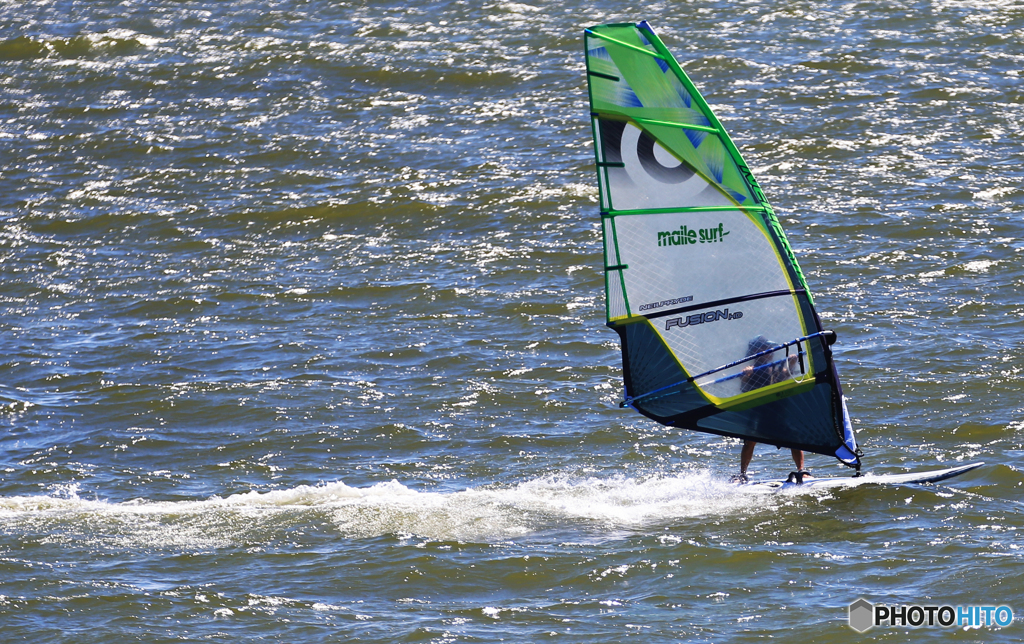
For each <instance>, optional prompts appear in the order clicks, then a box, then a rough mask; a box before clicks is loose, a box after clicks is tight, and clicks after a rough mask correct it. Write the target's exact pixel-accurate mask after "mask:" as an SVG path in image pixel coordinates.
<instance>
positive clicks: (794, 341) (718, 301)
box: [584, 21, 860, 469]
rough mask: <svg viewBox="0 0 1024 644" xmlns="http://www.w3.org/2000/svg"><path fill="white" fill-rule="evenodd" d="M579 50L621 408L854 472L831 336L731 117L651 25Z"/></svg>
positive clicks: (587, 38)
mask: <svg viewBox="0 0 1024 644" xmlns="http://www.w3.org/2000/svg"><path fill="white" fill-rule="evenodd" d="M584 43H585V48H586V61H587V79H588V83H589V88H590V114H591V120H592V123H593V132H594V143H595V145H594V148H595V152H596V156H597V175H598V184H599V187H600V196H601V205H600V207H601V220H602V223H603V228H604V260H605V287H606V288H605V290H606V295H607V298H606V306H607V320H608V325H609V326H610V327H612V328H613V329H615V331H617V332H618V334H619V337H620V339H621V342H622V362H623V376H624V380H625V387H626V398H625V400H624V401H623V403H622V405H623V406H630V407H633V408H635V409H636V410H637V411H639V412H640V413H642V414H644V415H645V416H647V417H649V418H652V419H654V420H656V421H658V422H660V423H663V424H665V425H671V426H674V427H680V428H684V429H691V430H696V431H700V432H709V433H712V434H720V435H725V436H734V437H737V438H744V439H752V440H755V441H758V442H761V443H768V444H772V445H776V446H779V447H793V448H798V449H803V450H807V451H810V452H816V453H820V454H828V455H834V456H835V457H836V458H838V459H839V460H840V461H842V462H843V463H845V464H847V465H849V466H851V467H856V468H858V469H859V468H860V451H859V450H858V448H857V442H856V439H855V437H854V433H853V427H852V425H851V423H850V420H849V415H848V413H847V411H846V404H845V402H844V399H843V392H842V388H841V386H840V384H839V377H838V374H837V373H836V369H835V365H834V364H833V362H832V352H831V349H830V345H831V344H832V342H834V340H835V334H834V333H832V332H831V331H826V330H824V329H823V328H822V325H821V321H820V319H819V317H818V314H817V312H816V311H815V309H814V301H813V299H812V297H811V293H810V291H809V290H808V288H807V284H806V281H805V280H804V276H803V274H802V273H801V272H800V267H799V265H798V264H797V261H796V258H795V257H794V256H793V252H792V250H791V249H790V246H789V243H788V241H787V240H786V235H785V233H784V232H783V230H782V227H781V226H780V225H779V221H778V219H777V218H776V216H775V213H774V211H773V210H772V208H771V206H770V205H769V204H768V200H767V199H766V198H765V196H764V193H763V192H762V191H761V188H760V187H759V186H758V185H757V182H756V181H755V180H754V177H753V175H752V174H751V173H750V170H749V169H748V168H747V165H746V164H745V163H744V162H743V159H742V157H741V156H740V153H739V151H738V150H737V149H736V146H735V145H734V144H733V142H732V140H731V139H730V138H729V135H728V134H726V132H725V129H724V128H723V127H722V124H721V123H720V122H719V120H718V118H716V117H715V115H714V113H713V112H712V111H711V108H710V107H708V104H707V102H706V101H705V100H704V98H703V97H702V96H701V95H700V93H699V92H698V91H697V89H696V87H694V85H693V83H692V82H691V81H690V79H689V78H688V77H687V76H686V74H685V73H684V72H683V70H682V68H681V67H680V66H679V64H678V63H677V62H676V60H675V58H673V57H672V54H671V53H669V51H668V49H667V48H666V47H665V45H664V43H663V42H662V41H661V39H659V38H658V36H657V35H656V34H655V33H654V31H653V30H652V29H651V27H650V25H648V24H647V22H646V21H645V22H641V23H639V24H631V23H629V24H610V25H601V26H596V27H591V28H590V29H587V30H585V32H584Z"/></svg>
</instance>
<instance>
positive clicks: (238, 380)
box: [0, 0, 1024, 642]
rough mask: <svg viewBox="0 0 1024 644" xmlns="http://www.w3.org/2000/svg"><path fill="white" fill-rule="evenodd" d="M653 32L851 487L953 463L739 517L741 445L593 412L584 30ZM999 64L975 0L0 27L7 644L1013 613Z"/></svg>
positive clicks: (608, 364)
mask: <svg viewBox="0 0 1024 644" xmlns="http://www.w3.org/2000/svg"><path fill="white" fill-rule="evenodd" d="M644 18H646V19H648V20H650V21H651V23H652V24H653V25H654V27H655V28H656V29H657V30H658V31H659V33H660V34H661V36H662V38H663V39H664V40H665V41H666V43H667V44H668V45H669V47H670V48H671V49H672V50H673V51H674V52H676V54H677V57H678V58H679V59H680V60H681V62H682V63H683V66H684V68H685V69H686V70H687V71H688V72H689V73H690V75H691V77H692V78H693V79H694V80H695V82H696V83H697V85H698V86H699V87H701V89H702V90H703V91H704V93H705V95H706V96H707V98H708V100H709V102H710V103H711V104H712V105H713V106H714V107H715V109H716V111H717V112H718V114H719V116H720V117H721V118H722V120H723V121H724V122H725V124H726V127H727V128H729V129H730V131H731V132H732V134H733V136H734V138H735V139H736V141H737V144H738V145H739V147H740V149H741V150H742V151H743V152H744V154H745V156H746V158H747V160H748V162H749V163H750V165H751V166H752V167H753V168H754V170H755V173H756V174H757V176H758V177H759V179H760V183H761V184H762V186H763V187H764V189H765V192H766V193H768V195H769V197H770V198H771V199H772V201H773V203H774V205H775V206H776V208H777V210H778V211H779V213H780V216H781V218H782V221H783V224H784V225H785V226H786V229H787V231H788V234H789V237H790V240H791V242H792V243H793V245H794V247H795V250H796V253H797V255H798V258H799V260H800V262H801V264H802V266H803V268H804V271H805V273H806V274H807V275H808V281H809V283H810V285H811V288H812V289H813V290H814V292H815V295H816V300H817V303H818V306H819V309H820V310H821V311H822V312H823V317H824V318H825V319H826V321H827V323H829V324H830V325H832V326H833V328H835V329H836V330H837V332H838V333H839V337H840V343H839V345H837V346H838V348H839V354H838V359H839V364H840V370H841V374H842V375H843V376H844V380H845V386H846V389H847V393H848V395H849V396H850V405H851V411H852V413H853V415H854V417H855V419H856V421H857V424H858V427H859V430H860V431H859V437H860V440H861V442H862V444H863V446H864V448H865V451H866V453H867V456H866V459H865V460H866V463H867V465H868V467H869V468H870V469H871V470H872V471H875V472H897V471H904V470H908V469H924V468H933V467H936V466H947V465H949V464H955V463H959V462H969V461H975V460H985V461H987V462H989V463H990V465H989V466H987V467H986V468H983V469H982V470H979V471H978V472H976V473H972V474H969V475H967V476H965V477H964V478H963V479H959V480H957V481H955V482H953V483H952V484H950V485H948V486H945V485H938V486H924V487H913V488H911V487H906V488H887V489H871V488H859V489H855V490H845V491H843V490H838V491H833V492H831V493H827V494H819V495H803V496H788V497H754V496H743V495H739V494H736V493H735V491H734V490H733V489H732V488H730V487H729V486H728V485H727V484H726V483H725V480H726V477H727V476H728V474H730V473H732V471H734V470H735V468H736V462H737V459H738V446H737V444H736V443H735V442H733V441H729V440H725V439H720V438H716V437H709V436H702V435H696V434H686V433H683V434H681V433H679V432H676V431H667V430H666V429H664V428H661V427H659V426H656V425H654V424H652V423H651V422H649V421H647V420H645V419H643V418H641V417H639V416H637V415H635V414H632V413H631V412H630V411H629V410H625V411H623V410H620V409H618V408H617V406H616V404H615V403H616V402H617V401H618V400H619V396H620V393H621V380H620V374H619V369H620V367H619V357H618V353H617V342H616V337H615V334H614V333H613V332H611V331H609V330H608V329H606V328H604V327H603V295H602V293H601V289H602V276H601V268H602V265H601V250H600V239H599V234H600V231H599V227H598V221H599V219H598V217H597V205H596V198H597V192H596V189H595V187H594V171H593V152H592V148H591V145H590V141H589V138H590V126H589V120H588V118H587V104H586V92H585V78H584V75H583V61H582V44H581V32H582V29H583V28H584V27H586V26H589V25H592V24H598V23H604V22H624V21H636V20H639V19H644ZM1022 43H1024V5H1021V4H1020V3H1019V2H998V1H985V2H981V1H973V2H972V1H963V2H955V1H948V2H941V1H933V2H912V3H909V4H908V3H895V2H893V3H884V2H883V3H866V2H847V3H840V2H800V1H798V2H787V3H781V2H780V3H756V2H745V3H737V4H734V3H726V2H710V1H695V2H688V3H685V4H684V3H653V4H647V5H644V6H642V7H641V6H638V5H630V4H626V3H610V4H609V3H606V4H598V3H589V2H578V1H573V0H569V1H567V2H557V3H556V2H547V1H540V2H531V3H525V2H524V3H505V2H486V3H469V2H439V1H438V2H429V1H428V2H425V3H418V4H415V5H414V6H407V3H385V4H380V3H359V2H334V3H328V2H321V1H319V0H311V1H308V2H300V1H297V0H290V1H284V0H282V1H280V2H205V3H204V2H171V1H163V2H161V1H157V0H153V1H147V2H139V3H131V4H125V3H114V2H89V3H82V2H62V1H54V2H40V3H14V2H8V3H4V4H3V5H2V6H0V65H2V68H3V74H2V77H0V221H2V232H0V423H2V427H3V431H2V437H0V448H2V449H0V473H2V478H0V625H2V627H3V633H4V639H5V640H6V641H47V642H128V641H146V642H173V641H200V640H202V641H223V642H234V641H281V642H326V641H331V642H348V641H374V642H413V641H416V642H495V641H508V642H533V641H542V640H543V641H564V642H620V641H625V640H632V641H638V642H675V641H695V642H720V641H730V642H753V641H762V640H764V639H766V638H771V637H775V638H783V637H785V638H795V639H796V640H797V641H828V642H844V641H850V642H853V641H862V640H869V639H878V640H889V641H896V640H899V641H903V640H904V639H906V638H907V637H908V635H907V633H906V632H905V631H904V629H899V628H882V629H874V630H872V631H869V632H868V633H866V634H864V635H859V634H857V633H855V632H854V631H852V630H851V629H850V628H849V627H848V626H847V625H846V609H847V606H848V604H849V603H850V602H852V601H853V600H855V599H856V598H858V597H864V598H866V599H869V600H870V601H873V602H881V603H891V604H895V603H920V604H926V603H932V604H943V603H945V604H952V605H961V604H992V605H999V604H1006V605H1009V606H1011V607H1012V608H1013V609H1014V610H1015V612H1016V613H1017V617H1018V618H1020V617H1021V616H1024V603H1022V602H1021V601H1020V599H1019V598H1020V597H1021V596H1022V595H1024V582H1022V580H1021V574H1020V573H1021V570H1022V546H1024V540H1022V537H1021V534H1020V533H1021V530H1024V508H1022V506H1021V504H1020V500H1019V496H1020V490H1021V489H1022V486H1024V476H1022V468H1024V444H1022V443H1024V406H1022V403H1021V396H1020V391H1021V386H1022V381H1024V357H1022V344H1024V343H1022V339H1024V335H1022V333H1021V324H1022V320H1021V318H1022V316H1024V304H1022V302H1024V298H1022V289H1024V270H1022V259H1024V257H1022V253H1024V239H1022V238H1024V223H1022V220H1021V210H1022V206H1024V189H1022V187H1021V179H1022V177H1024V172H1022V170H1021V159H1022V158H1024V157H1022V153H1024V150H1022V144H1021V140H1022V135H1024V132H1022V119H1024V106H1022V103H1024V92H1022V87H1024V85H1022V81H1021V77H1020V74H1021V71H1020V70H1021V68H1022V65H1024V44H1022ZM833 463H834V461H832V460H831V459H826V458H825V457H817V456H812V457H810V465H811V466H812V467H814V468H815V469H816V470H817V471H818V472H819V473H822V474H843V473H844V472H842V471H840V469H839V468H838V467H837V466H836V465H834V464H833ZM755 467H756V468H759V470H760V473H761V474H763V475H768V474H772V475H778V474H783V473H785V472H787V471H788V470H789V469H790V467H791V465H790V463H789V462H788V458H787V455H786V454H785V453H784V452H775V450H772V449H770V448H764V447H762V448H761V451H760V452H759V454H758V456H757V457H756V460H755ZM1020 629H1021V626H1020V625H1019V622H1015V623H1014V624H1013V625H1011V626H1010V627H1007V628H1005V629H1002V630H996V629H989V628H983V629H978V630H970V631H964V630H958V631H955V630H942V629H938V628H932V629H928V628H923V629H918V630H917V631H916V632H914V633H913V634H912V635H913V637H914V638H915V639H925V638H928V639H932V640H937V639H943V640H946V639H950V640H956V641H986V642H988V641H1006V642H1009V641H1019V640H1020V639H1021V634H1020V633H1021V631H1020Z"/></svg>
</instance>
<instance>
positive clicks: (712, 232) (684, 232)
mask: <svg viewBox="0 0 1024 644" xmlns="http://www.w3.org/2000/svg"><path fill="white" fill-rule="evenodd" d="M728 234H729V231H728V230H726V229H725V224H722V223H719V224H718V226H716V227H714V228H695V229H692V230H691V229H690V228H689V227H688V226H680V227H679V228H678V229H676V230H667V231H665V232H659V233H658V246H688V245H690V244H713V243H716V242H721V241H725V236H726V235H728Z"/></svg>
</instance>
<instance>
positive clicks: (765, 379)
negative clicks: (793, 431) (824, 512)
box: [732, 335, 812, 483]
mask: <svg viewBox="0 0 1024 644" xmlns="http://www.w3.org/2000/svg"><path fill="white" fill-rule="evenodd" d="M775 346H776V345H775V343H773V342H770V341H769V340H768V339H766V338H765V337H764V336H763V335H759V336H757V337H756V338H754V339H753V340H751V341H750V343H749V344H748V345H747V355H748V356H752V355H756V354H759V353H760V354H762V355H758V356H757V357H756V358H754V364H752V365H749V366H747V367H745V368H744V369H743V374H742V375H741V376H740V390H741V391H753V390H755V389H759V388H761V387H765V386H767V385H770V384H773V383H776V382H782V381H783V380H785V379H787V378H789V375H790V370H791V369H793V368H794V367H795V366H796V362H797V356H795V355H791V356H789V357H788V358H784V359H782V360H779V361H775V360H773V359H772V358H773V356H774V355H775V353H774V352H772V351H769V349H771V348H773V347H775ZM753 422H754V425H755V428H756V426H758V425H761V424H762V423H769V422H771V419H770V418H768V417H767V416H766V415H765V413H764V412H763V411H762V412H761V413H756V414H754V416H753ZM756 445H757V441H752V440H749V439H747V440H744V441H743V449H742V450H741V451H740V473H739V474H738V475H736V476H734V477H732V480H733V481H734V482H737V483H746V482H747V466H749V465H750V460H751V459H752V458H753V457H754V447H755V446H756ZM792 453H793V463H794V464H795V465H796V472H793V473H792V474H790V475H789V480H790V481H795V482H797V483H802V482H803V480H804V479H807V478H812V477H811V473H810V472H809V471H807V470H805V469H804V453H803V450H799V449H796V448H793V449H792Z"/></svg>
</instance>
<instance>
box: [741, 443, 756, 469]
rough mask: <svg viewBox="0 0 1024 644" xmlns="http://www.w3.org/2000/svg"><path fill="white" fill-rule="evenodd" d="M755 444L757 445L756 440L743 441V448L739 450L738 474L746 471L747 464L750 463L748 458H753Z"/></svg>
mask: <svg viewBox="0 0 1024 644" xmlns="http://www.w3.org/2000/svg"><path fill="white" fill-rule="evenodd" d="M755 445H757V442H756V441H751V440H745V441H743V450H742V451H741V452H740V474H746V473H747V466H748V465H750V459H752V458H754V446H755Z"/></svg>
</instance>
